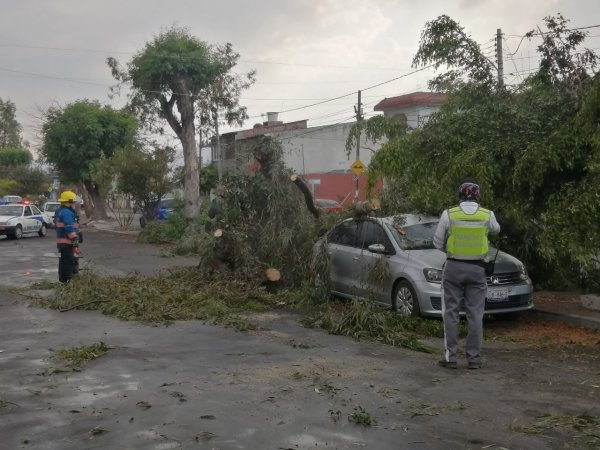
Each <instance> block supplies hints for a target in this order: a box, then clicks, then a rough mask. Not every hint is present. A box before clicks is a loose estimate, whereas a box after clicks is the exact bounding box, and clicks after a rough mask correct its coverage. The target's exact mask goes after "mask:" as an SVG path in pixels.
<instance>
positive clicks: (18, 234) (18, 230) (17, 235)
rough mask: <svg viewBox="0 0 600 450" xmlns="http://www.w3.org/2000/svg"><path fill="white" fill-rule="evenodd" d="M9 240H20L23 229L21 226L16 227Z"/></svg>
mask: <svg viewBox="0 0 600 450" xmlns="http://www.w3.org/2000/svg"><path fill="white" fill-rule="evenodd" d="M10 237H11V239H21V238H22V237H23V228H22V227H21V225H17V226H16V228H15V232H14V233H13V234H12V235H11V236H10Z"/></svg>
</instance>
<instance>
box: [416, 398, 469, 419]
mask: <svg viewBox="0 0 600 450" xmlns="http://www.w3.org/2000/svg"><path fill="white" fill-rule="evenodd" d="M467 408H468V406H467V405H466V404H464V403H462V402H454V403H448V404H445V405H428V404H426V403H411V404H410V405H409V412H410V413H411V414H412V416H413V417H414V416H438V415H440V414H441V413H442V412H444V411H456V410H462V409H467Z"/></svg>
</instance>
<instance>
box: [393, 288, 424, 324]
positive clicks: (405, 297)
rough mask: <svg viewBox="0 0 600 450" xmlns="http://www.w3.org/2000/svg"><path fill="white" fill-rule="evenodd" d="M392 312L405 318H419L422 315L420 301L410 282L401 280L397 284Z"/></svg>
mask: <svg viewBox="0 0 600 450" xmlns="http://www.w3.org/2000/svg"><path fill="white" fill-rule="evenodd" d="M392 310H393V311H397V312H399V313H400V314H402V315H403V316H413V317H418V316H420V315H421V308H420V307H419V299H418V298H417V295H416V294H415V290H414V289H413V287H412V286H411V284H410V283H409V282H408V281H406V280H400V281H398V283H396V287H395V288H394V295H393V297H392Z"/></svg>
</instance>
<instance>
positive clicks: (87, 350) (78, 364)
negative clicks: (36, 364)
mask: <svg viewBox="0 0 600 450" xmlns="http://www.w3.org/2000/svg"><path fill="white" fill-rule="evenodd" d="M106 352H108V347H107V346H106V344H105V343H104V342H97V343H94V344H90V345H82V346H81V347H69V348H59V349H58V350H56V355H55V358H54V359H55V360H56V361H58V362H60V363H62V364H64V365H65V366H66V367H68V368H69V369H71V370H78V369H81V368H82V367H83V366H85V365H86V364H87V363H89V362H90V361H92V360H94V359H96V358H100V357H101V356H102V355H104V354H105V353H106Z"/></svg>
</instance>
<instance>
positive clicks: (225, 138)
mask: <svg viewBox="0 0 600 450" xmlns="http://www.w3.org/2000/svg"><path fill="white" fill-rule="evenodd" d="M445 99H446V96H445V95H444V94H438V93H433V92H413V93H411V94H406V95H400V96H397V97H391V98H386V99H384V100H382V101H381V102H379V103H378V104H377V105H375V108H374V110H375V111H381V112H383V115H384V116H385V117H395V118H400V119H402V120H405V121H406V123H407V125H408V126H409V127H410V128H419V127H420V126H422V125H423V124H424V123H425V122H426V121H427V120H428V119H429V116H430V115H431V114H432V113H433V112H435V111H437V110H438V109H439V107H440V105H441V104H442V103H443V102H444V101H445ZM267 117H268V120H267V121H266V122H264V123H261V124H256V125H255V126H254V127H253V128H250V129H247V130H241V131H237V132H230V133H226V134H223V135H221V138H220V149H221V150H220V154H221V155H222V161H221V167H222V169H223V170H230V169H232V168H234V167H235V168H238V169H239V168H242V167H245V165H246V164H247V163H248V161H247V160H245V161H244V160H242V158H241V157H240V155H239V154H238V151H237V146H236V143H240V142H242V141H244V140H246V139H251V138H254V137H257V136H270V137H271V138H273V139H275V140H276V141H278V142H280V143H281V146H282V149H283V157H284V162H285V164H286V166H287V167H289V168H291V169H292V170H294V171H295V172H296V173H299V174H303V175H307V176H308V177H307V178H310V176H312V175H314V174H323V173H338V174H339V173H347V174H348V176H350V177H351V176H352V175H351V174H352V171H351V166H352V164H353V163H354V162H355V161H356V147H355V145H352V149H351V150H350V152H348V151H347V150H346V141H347V139H348V136H349V135H350V130H351V128H352V126H353V125H354V124H355V122H351V123H340V124H335V125H325V126H319V127H310V128H309V127H308V125H307V120H299V121H295V122H288V123H284V122H281V121H279V120H278V115H277V113H267ZM380 147H381V143H373V142H370V141H369V142H367V141H366V140H365V137H364V136H363V137H362V138H361V145H360V155H359V159H360V161H361V162H362V163H363V164H364V166H367V167H368V165H369V163H370V162H371V158H372V156H373V154H374V153H375V151H377V150H378V149H379V148H380ZM212 161H213V163H216V164H218V162H219V152H218V151H217V149H216V146H215V145H213V148H212ZM351 184H352V183H350V185H351ZM344 189H347V188H346V187H345V188H344ZM342 194H343V193H340V195H339V196H338V197H345V195H346V194H344V195H342Z"/></svg>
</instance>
